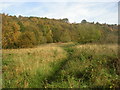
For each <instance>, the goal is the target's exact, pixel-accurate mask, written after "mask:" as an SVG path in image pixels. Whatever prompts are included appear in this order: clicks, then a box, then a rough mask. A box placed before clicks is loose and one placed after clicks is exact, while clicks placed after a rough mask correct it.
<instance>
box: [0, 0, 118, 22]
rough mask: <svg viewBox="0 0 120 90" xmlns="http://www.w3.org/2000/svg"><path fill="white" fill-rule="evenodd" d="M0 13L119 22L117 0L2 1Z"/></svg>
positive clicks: (77, 20)
mask: <svg viewBox="0 0 120 90" xmlns="http://www.w3.org/2000/svg"><path fill="white" fill-rule="evenodd" d="M0 13H7V14H9V15H17V16H18V15H22V16H37V17H48V18H56V19H59V18H68V19H69V21H70V22H71V23H73V22H77V23H79V22H81V20H83V19H86V20H87V21H89V22H93V21H94V22H100V23H109V24H117V23H118V3H117V2H77V1H76V2H73V1H72V2H68V1H66V2H0Z"/></svg>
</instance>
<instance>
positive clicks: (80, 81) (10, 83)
mask: <svg viewBox="0 0 120 90" xmlns="http://www.w3.org/2000/svg"><path fill="white" fill-rule="evenodd" d="M2 52H3V53H2V56H3V57H2V58H3V61H2V65H3V66H2V70H3V73H2V77H3V88H119V87H120V76H119V75H120V68H119V64H120V60H119V58H118V45H117V44H78V43H73V42H70V43H51V44H43V45H40V46H36V47H34V48H22V49H3V50H2Z"/></svg>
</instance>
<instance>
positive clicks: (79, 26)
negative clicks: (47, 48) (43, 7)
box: [2, 14, 118, 49]
mask: <svg viewBox="0 0 120 90" xmlns="http://www.w3.org/2000/svg"><path fill="white" fill-rule="evenodd" d="M117 33H118V30H117V25H108V24H100V23H94V22H92V23H91V22H87V21H86V20H83V21H82V22H81V23H69V20H68V19H67V18H64V19H49V18H46V17H45V18H40V17H23V16H19V17H16V16H10V15H7V14H2V47H3V48H5V49H7V48H27V47H34V46H37V45H40V44H45V43H58V42H63V43H64V42H77V43H81V44H83V43H100V44H102V43H117V36H118V34H117Z"/></svg>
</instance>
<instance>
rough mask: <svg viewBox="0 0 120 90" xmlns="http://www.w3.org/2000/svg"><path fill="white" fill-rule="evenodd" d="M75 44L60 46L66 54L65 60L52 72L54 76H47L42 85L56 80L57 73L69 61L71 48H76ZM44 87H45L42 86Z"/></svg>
mask: <svg viewBox="0 0 120 90" xmlns="http://www.w3.org/2000/svg"><path fill="white" fill-rule="evenodd" d="M76 45H77V44H68V45H62V46H60V47H61V48H63V49H64V50H65V51H66V52H67V58H66V59H65V60H63V61H62V62H61V63H59V66H57V68H56V69H55V71H54V74H53V75H51V76H49V77H48V78H47V80H45V81H44V83H51V82H52V81H55V80H56V77H57V76H58V74H59V72H60V71H61V70H62V69H63V68H64V66H65V65H66V63H67V62H68V61H69V60H71V56H72V54H73V51H74V49H73V48H72V47H74V46H76ZM44 85H46V84H44ZM44 87H45V86H44Z"/></svg>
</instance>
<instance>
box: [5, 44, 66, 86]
mask: <svg viewBox="0 0 120 90" xmlns="http://www.w3.org/2000/svg"><path fill="white" fill-rule="evenodd" d="M65 58H66V52H65V51H64V50H63V49H62V48H60V47H58V46H54V45H52V46H51V45H45V46H40V47H37V48H27V49H11V50H9V49H8V50H3V87H12V88H15V87H23V88H28V87H42V84H43V82H42V81H43V80H44V79H45V78H47V77H48V76H50V75H52V74H53V73H54V71H55V69H56V68H57V66H58V65H59V63H61V62H62V61H63V60H64V59H65Z"/></svg>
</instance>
